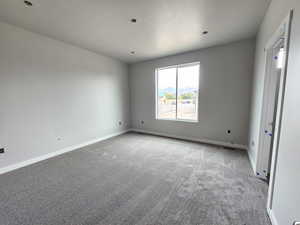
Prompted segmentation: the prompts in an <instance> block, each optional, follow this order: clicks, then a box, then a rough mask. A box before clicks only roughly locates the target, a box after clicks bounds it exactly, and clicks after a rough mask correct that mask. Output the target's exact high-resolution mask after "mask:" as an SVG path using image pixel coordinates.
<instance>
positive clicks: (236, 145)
mask: <svg viewBox="0 0 300 225" xmlns="http://www.w3.org/2000/svg"><path fill="white" fill-rule="evenodd" d="M131 131H133V132H137V133H144V134H152V135H157V136H162V137H169V138H176V139H181V140H187V141H195V142H200V143H204V144H212V145H218V146H224V147H229V148H238V149H243V150H247V149H248V147H247V146H246V145H240V144H231V143H228V142H223V141H213V140H209V139H201V138H190V137H184V136H178V135H173V134H167V133H161V132H155V131H148V130H143V129H135V128H133V129H131Z"/></svg>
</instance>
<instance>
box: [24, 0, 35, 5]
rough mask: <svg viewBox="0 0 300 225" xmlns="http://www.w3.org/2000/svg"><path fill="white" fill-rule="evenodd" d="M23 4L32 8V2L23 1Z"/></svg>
mask: <svg viewBox="0 0 300 225" xmlns="http://www.w3.org/2000/svg"><path fill="white" fill-rule="evenodd" d="M24 4H25V5H26V6H32V5H33V4H32V2H30V1H27V0H25V1H24Z"/></svg>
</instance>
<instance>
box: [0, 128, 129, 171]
mask: <svg viewBox="0 0 300 225" xmlns="http://www.w3.org/2000/svg"><path fill="white" fill-rule="evenodd" d="M129 131H130V130H124V131H121V132H117V133H113V134H109V135H106V136H104V137H101V138H97V139H94V140H91V141H87V142H84V143H81V144H78V145H72V146H69V147H66V148H63V149H61V150H58V151H55V152H51V153H48V154H46V155H42V156H38V157H35V158H32V159H29V160H26V161H23V162H20V163H16V164H13V165H10V166H7V167H3V168H0V174H4V173H7V172H10V171H13V170H16V169H19V168H22V167H25V166H29V165H31V164H34V163H37V162H40V161H43V160H46V159H49V158H52V157H55V156H58V155H61V154H64V153H67V152H71V151H74V150H78V149H80V148H82V147H85V146H88V145H92V144H95V143H97V142H100V141H104V140H107V139H109V138H112V137H116V136H119V135H121V134H124V133H127V132H129Z"/></svg>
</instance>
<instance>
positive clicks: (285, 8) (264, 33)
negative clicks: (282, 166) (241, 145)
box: [249, 0, 297, 172]
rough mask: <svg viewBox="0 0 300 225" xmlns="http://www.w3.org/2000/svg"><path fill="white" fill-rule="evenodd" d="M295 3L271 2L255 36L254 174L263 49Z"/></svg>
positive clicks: (251, 151) (251, 147)
mask: <svg viewBox="0 0 300 225" xmlns="http://www.w3.org/2000/svg"><path fill="white" fill-rule="evenodd" d="M296 2H297V1H296V0H275V1H272V3H271V4H270V6H269V9H268V11H267V14H266V16H265V18H264V20H263V22H262V24H261V26H260V29H259V32H258V34H257V42H256V51H255V66H254V81H253V90H252V103H251V116H250V132H249V156H250V158H251V160H252V162H253V165H254V171H255V172H260V171H257V168H256V166H257V156H258V144H259V130H260V126H261V121H260V120H261V113H262V102H263V88H264V79H265V52H264V48H265V47H266V44H267V42H268V41H269V39H270V38H271V37H272V35H273V33H274V32H275V31H276V29H277V28H278V27H279V25H280V24H281V22H282V21H283V20H284V18H285V17H286V16H287V15H288V13H289V10H290V9H292V8H293V7H294V5H295V4H296Z"/></svg>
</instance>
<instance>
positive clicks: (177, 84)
mask: <svg viewBox="0 0 300 225" xmlns="http://www.w3.org/2000/svg"><path fill="white" fill-rule="evenodd" d="M199 71H200V64H199V63H192V64H185V65H178V66H172V67H167V68H160V69H157V71H156V72H157V73H156V74H157V84H156V85H157V86H156V90H157V100H156V110H157V112H156V114H157V119H169V120H184V121H198V95H199Z"/></svg>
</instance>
